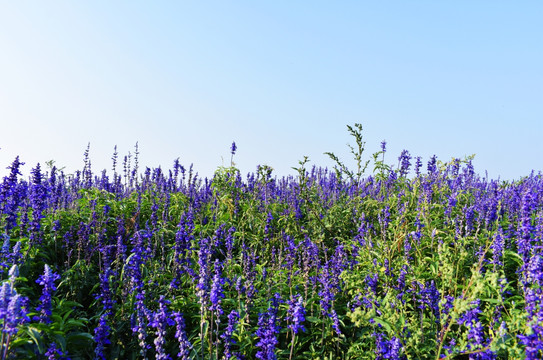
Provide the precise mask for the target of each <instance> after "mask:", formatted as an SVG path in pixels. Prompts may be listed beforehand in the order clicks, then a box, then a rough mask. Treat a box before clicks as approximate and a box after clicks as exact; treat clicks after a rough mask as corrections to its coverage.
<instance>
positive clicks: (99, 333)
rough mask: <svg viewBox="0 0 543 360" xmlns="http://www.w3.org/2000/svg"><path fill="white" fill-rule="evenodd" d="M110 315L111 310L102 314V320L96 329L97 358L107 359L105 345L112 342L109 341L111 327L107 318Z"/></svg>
mask: <svg viewBox="0 0 543 360" xmlns="http://www.w3.org/2000/svg"><path fill="white" fill-rule="evenodd" d="M108 316H109V311H106V312H105V313H103V314H102V315H101V316H100V321H99V322H98V326H97V327H96V328H95V329H94V341H95V342H96V348H95V349H94V356H95V359H102V360H106V359H107V357H106V354H105V347H106V345H108V344H111V341H109V338H108V337H109V331H110V330H111V328H110V327H109V325H108V324H107V318H108Z"/></svg>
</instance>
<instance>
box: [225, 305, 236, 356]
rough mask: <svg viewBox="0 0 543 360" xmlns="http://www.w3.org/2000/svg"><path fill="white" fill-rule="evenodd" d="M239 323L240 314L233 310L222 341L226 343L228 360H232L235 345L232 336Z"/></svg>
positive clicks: (229, 315)
mask: <svg viewBox="0 0 543 360" xmlns="http://www.w3.org/2000/svg"><path fill="white" fill-rule="evenodd" d="M238 321H239V313H238V312H237V311H235V310H232V311H231V312H230V314H228V325H227V327H226V329H225V330H224V332H223V333H222V334H221V339H223V341H224V356H225V358H226V359H227V360H228V359H230V358H232V355H233V354H232V349H231V346H232V344H234V343H235V341H234V339H233V338H232V335H233V334H234V331H235V330H236V325H237V323H238Z"/></svg>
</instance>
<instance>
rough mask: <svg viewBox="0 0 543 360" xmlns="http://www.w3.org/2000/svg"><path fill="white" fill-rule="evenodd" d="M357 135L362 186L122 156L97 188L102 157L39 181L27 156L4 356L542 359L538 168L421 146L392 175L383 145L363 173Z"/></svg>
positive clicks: (6, 182)
mask: <svg viewBox="0 0 543 360" xmlns="http://www.w3.org/2000/svg"><path fill="white" fill-rule="evenodd" d="M361 130H362V129H361V127H360V126H359V125H356V126H355V127H354V128H353V127H349V131H350V133H351V135H353V136H354V137H355V139H356V142H357V146H355V147H353V148H352V150H353V154H354V155H355V160H356V161H357V170H356V172H355V171H351V170H350V169H349V168H348V167H347V166H345V165H344V164H343V163H342V162H341V161H340V159H338V158H337V157H336V156H335V155H334V154H332V153H329V155H330V157H331V158H332V159H333V160H334V161H335V162H336V164H337V166H336V167H335V168H334V169H333V170H332V171H329V170H327V169H322V168H317V167H313V168H308V167H307V159H305V160H304V161H301V162H300V166H299V167H298V168H297V169H296V171H297V175H296V176H290V177H284V178H281V179H278V178H276V177H273V176H272V170H271V168H269V167H267V166H260V167H258V168H257V171H256V173H252V174H249V175H247V177H245V178H244V177H242V175H241V174H240V172H239V171H238V170H237V169H236V168H235V167H234V166H233V163H232V166H231V167H227V168H220V169H218V170H217V172H216V173H215V175H214V177H213V178H212V179H200V178H199V177H198V175H197V174H195V173H194V172H193V170H192V167H191V168H189V169H186V168H185V167H183V166H182V165H181V164H180V163H179V161H175V163H174V165H173V168H172V169H171V170H168V171H166V172H165V171H163V170H162V169H160V168H156V169H149V168H147V169H145V170H143V171H142V172H141V173H140V171H139V169H138V164H137V156H136V157H135V158H134V157H132V156H131V155H128V156H126V157H125V158H124V161H123V163H122V166H121V169H118V167H117V153H116V152H115V154H114V156H113V171H112V173H111V174H110V175H108V174H107V172H106V171H103V172H102V173H101V174H99V175H96V174H94V173H93V172H92V170H91V163H90V160H89V159H88V152H86V154H85V166H84V168H83V170H82V171H79V172H76V173H75V174H74V175H72V176H68V175H66V174H64V173H63V172H62V171H60V170H58V169H56V168H55V167H54V166H51V168H50V169H48V170H47V171H44V170H43V169H42V168H41V167H40V165H39V164H38V165H37V166H35V167H34V168H33V169H32V172H31V173H32V176H31V178H30V179H28V180H25V179H23V178H22V176H21V173H20V169H21V166H22V165H23V163H21V162H20V161H19V159H18V158H17V159H15V161H14V162H13V163H12V164H11V166H10V167H9V170H10V174H9V175H8V176H6V177H5V178H4V179H3V182H2V184H1V188H0V233H1V237H2V240H3V246H2V248H1V251H0V276H1V278H2V287H1V292H0V324H1V325H2V338H1V344H0V346H1V347H0V356H1V358H2V359H9V358H42V359H45V358H48V359H88V358H93V359H176V358H179V359H255V358H256V359H442V358H447V359H455V358H457V359H460V358H469V359H507V358H514V359H521V358H526V359H538V358H542V357H543V326H542V325H541V324H543V198H542V197H543V179H542V177H541V174H538V175H535V174H531V175H530V176H527V177H525V178H522V179H520V180H518V181H516V182H513V183H508V182H503V181H497V180H489V179H486V178H481V177H480V176H478V175H477V174H476V173H475V172H474V170H473V167H472V165H471V159H469V158H468V159H464V160H459V159H453V160H452V161H450V162H447V163H443V162H440V161H437V159H436V158H435V157H433V158H431V159H430V160H429V162H428V163H427V165H426V166H425V167H424V168H423V164H422V161H421V159H420V158H415V159H412V157H411V156H410V154H409V153H408V152H407V151H404V152H402V153H401V155H400V158H399V161H398V166H397V167H394V166H390V165H387V164H386V163H385V161H384V155H385V152H386V144H384V143H383V144H382V148H381V150H380V151H379V152H378V153H376V154H375V155H374V172H373V173H372V174H371V175H365V172H366V171H367V167H368V163H367V162H366V163H364V162H363V161H362V153H363V151H364V146H363V145H364V144H363V142H362V136H361ZM231 150H232V156H234V154H235V151H236V146H235V144H233V146H232V149H231ZM136 153H137V152H136ZM131 162H132V163H133V164H132V165H131ZM51 165H52V164H51Z"/></svg>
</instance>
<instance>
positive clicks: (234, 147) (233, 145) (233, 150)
mask: <svg viewBox="0 0 543 360" xmlns="http://www.w3.org/2000/svg"><path fill="white" fill-rule="evenodd" d="M237 149H238V147H237V146H236V142H235V141H232V146H231V147H230V152H231V153H232V155H235V154H236V150H237Z"/></svg>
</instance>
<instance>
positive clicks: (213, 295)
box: [209, 259, 225, 316]
mask: <svg viewBox="0 0 543 360" xmlns="http://www.w3.org/2000/svg"><path fill="white" fill-rule="evenodd" d="M224 283H225V280H224V279H223V278H222V277H221V263H220V262H219V259H216V260H215V276H213V281H212V283H211V291H210V293H209V301H210V302H211V306H210V307H209V310H211V311H214V312H216V314H217V316H219V315H222V313H223V311H222V308H221V299H222V298H224V293H223V286H224Z"/></svg>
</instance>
